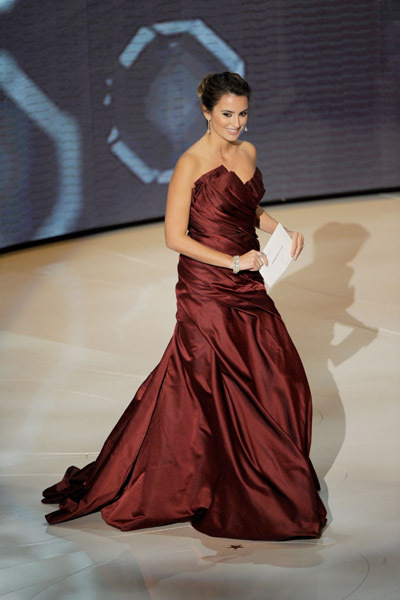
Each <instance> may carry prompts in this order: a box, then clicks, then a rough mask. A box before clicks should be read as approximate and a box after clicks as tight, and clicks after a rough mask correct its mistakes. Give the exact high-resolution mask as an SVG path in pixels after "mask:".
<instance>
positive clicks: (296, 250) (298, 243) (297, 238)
mask: <svg viewBox="0 0 400 600" xmlns="http://www.w3.org/2000/svg"><path fill="white" fill-rule="evenodd" d="M286 231H287V232H288V234H289V235H290V237H291V238H292V250H291V256H292V258H293V260H297V258H298V257H299V256H300V253H301V251H302V250H303V248H304V236H303V234H302V233H299V232H298V231H289V230H288V229H287V230H286Z"/></svg>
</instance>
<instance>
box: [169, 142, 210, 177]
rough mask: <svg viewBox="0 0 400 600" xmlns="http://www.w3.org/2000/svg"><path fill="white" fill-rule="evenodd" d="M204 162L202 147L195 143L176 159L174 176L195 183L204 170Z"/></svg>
mask: <svg viewBox="0 0 400 600" xmlns="http://www.w3.org/2000/svg"><path fill="white" fill-rule="evenodd" d="M204 164H205V159H204V156H203V155H202V153H201V148H199V147H198V146H197V144H193V146H191V147H190V148H188V149H187V150H186V151H185V152H184V153H183V154H182V155H181V156H180V157H179V158H178V160H177V161H176V164H175V169H174V173H173V177H179V178H182V177H183V178H184V181H185V182H187V183H190V184H191V185H193V183H194V182H195V181H196V180H197V179H198V177H199V176H200V175H201V174H202V172H203V171H204Z"/></svg>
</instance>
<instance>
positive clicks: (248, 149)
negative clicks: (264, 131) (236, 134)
mask: <svg viewBox="0 0 400 600" xmlns="http://www.w3.org/2000/svg"><path fill="white" fill-rule="evenodd" d="M240 142H241V143H240V150H241V151H242V152H244V153H245V154H246V155H247V156H248V157H249V159H250V160H251V161H253V162H254V163H255V162H256V160H257V149H256V147H255V145H254V144H252V143H251V142H248V141H247V140H240Z"/></svg>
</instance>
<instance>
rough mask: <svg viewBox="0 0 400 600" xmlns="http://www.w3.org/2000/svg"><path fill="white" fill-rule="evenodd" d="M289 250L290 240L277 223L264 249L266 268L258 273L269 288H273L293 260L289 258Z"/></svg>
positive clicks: (284, 230)
mask: <svg viewBox="0 0 400 600" xmlns="http://www.w3.org/2000/svg"><path fill="white" fill-rule="evenodd" d="M291 249H292V238H291V237H290V235H289V234H288V233H287V231H286V229H285V228H284V227H283V226H282V225H281V224H280V223H278V226H277V227H276V228H275V231H274V233H273V234H272V235H271V237H270V238H269V240H268V243H267V245H266V246H265V248H264V252H265V254H266V255H267V259H268V266H267V267H266V266H265V265H264V266H263V267H261V269H260V273H261V275H262V276H263V277H264V281H265V283H266V284H267V286H268V287H269V288H270V287H272V286H273V284H274V283H275V282H276V281H277V280H278V279H279V277H280V276H281V275H282V274H283V273H284V272H285V271H286V269H287V268H288V266H289V265H290V263H291V262H292V260H293V259H292V257H291V256H290V251H291Z"/></svg>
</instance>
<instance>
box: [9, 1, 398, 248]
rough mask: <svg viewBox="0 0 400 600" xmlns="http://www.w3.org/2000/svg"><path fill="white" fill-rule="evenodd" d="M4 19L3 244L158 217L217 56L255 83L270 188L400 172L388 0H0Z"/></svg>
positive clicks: (299, 189) (390, 178) (196, 127)
mask: <svg viewBox="0 0 400 600" xmlns="http://www.w3.org/2000/svg"><path fill="white" fill-rule="evenodd" d="M0 26H1V29H0V31H1V43H0V102H1V109H0V162H1V166H0V191H1V213H0V218H1V227H0V246H1V247H3V248H4V247H7V246H12V245H15V244H20V243H24V242H26V241H29V240H38V239H43V238H48V237H52V236H58V235H64V234H68V233H71V232H76V231H85V230H90V229H93V228H99V227H104V226H108V225H118V224H121V223H127V222H135V221H143V220H147V219H153V218H158V217H162V216H163V214H164V210H165V200H166V192H167V184H168V181H169V178H170V176H171V172H172V169H173V167H174V164H175V162H176V159H177V158H178V156H179V155H180V153H181V152H183V151H184V150H185V149H186V148H187V147H188V146H189V145H191V144H192V143H193V142H194V141H195V140H196V139H197V138H198V137H199V136H201V135H202V133H204V132H205V121H204V118H203V117H202V115H201V112H200V107H199V104H198V99H197V96H196V87H197V84H198V82H199V81H200V80H201V78H202V77H203V76H204V75H205V74H207V73H210V72H215V71H227V70H229V71H235V72H238V73H240V74H242V75H243V76H244V77H245V78H246V79H248V81H249V82H250V84H251V85H252V87H253V89H254V94H253V97H252V100H251V105H250V114H249V122H248V128H249V131H248V133H247V134H245V135H246V139H249V140H250V141H252V142H253V143H255V144H256V145H257V148H258V156H259V158H258V164H259V167H260V168H261V170H262V172H263V175H264V183H265V187H266V189H267V194H266V196H265V201H266V202H267V203H268V202H275V201H277V200H278V201H279V200H285V199H294V198H313V197H318V196H321V195H329V194H332V195H334V194H338V193H346V192H354V191H362V190H376V189H380V190H382V189H388V188H393V187H396V186H398V185H399V183H400V168H399V161H400V101H399V98H400V81H399V73H400V53H399V52H400V51H399V39H400V34H399V32H400V10H399V2H398V1H397V0H392V1H390V0H307V2H298V1H297V0H268V2H266V1H254V0H247V1H246V2H243V0H230V1H229V2H215V1H214V0H213V1H210V0H162V1H161V0H159V1H154V0H150V1H146V2H143V0H140V2H139V1H136V0H108V1H107V2H105V1H103V0H68V1H66V0H40V2H38V1H37V0H0Z"/></svg>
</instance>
